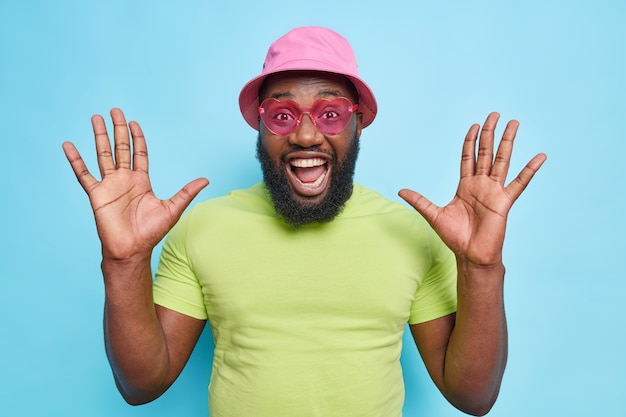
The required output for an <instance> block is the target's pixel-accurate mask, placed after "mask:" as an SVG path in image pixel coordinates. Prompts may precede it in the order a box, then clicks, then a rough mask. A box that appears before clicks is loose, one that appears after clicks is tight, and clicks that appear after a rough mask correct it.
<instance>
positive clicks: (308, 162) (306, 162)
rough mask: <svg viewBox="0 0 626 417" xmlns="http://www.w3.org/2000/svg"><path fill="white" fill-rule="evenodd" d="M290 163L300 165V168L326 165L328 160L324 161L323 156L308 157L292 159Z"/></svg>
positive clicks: (295, 165)
mask: <svg viewBox="0 0 626 417" xmlns="http://www.w3.org/2000/svg"><path fill="white" fill-rule="evenodd" d="M289 163H290V164H291V165H292V166H294V167H298V168H312V167H318V166H320V165H324V164H325V163H326V161H324V160H323V159H322V158H308V159H301V158H298V159H292V160H291V161H289Z"/></svg>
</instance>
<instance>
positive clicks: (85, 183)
mask: <svg viewBox="0 0 626 417" xmlns="http://www.w3.org/2000/svg"><path fill="white" fill-rule="evenodd" d="M63 152H64V153H65V157H66V158H67V160H68V161H69V163H70V166H71V167H72V170H73V171H74V175H76V179H77V180H78V182H79V183H80V185H81V187H83V190H85V192H86V193H87V194H89V191H90V190H92V189H93V187H94V186H95V185H96V184H98V180H96V179H95V178H94V176H93V175H91V173H90V172H89V170H88V169H87V165H85V161H83V158H82V157H81V156H80V153H79V152H78V150H77V149H76V147H75V146H74V144H73V143H71V142H65V143H63Z"/></svg>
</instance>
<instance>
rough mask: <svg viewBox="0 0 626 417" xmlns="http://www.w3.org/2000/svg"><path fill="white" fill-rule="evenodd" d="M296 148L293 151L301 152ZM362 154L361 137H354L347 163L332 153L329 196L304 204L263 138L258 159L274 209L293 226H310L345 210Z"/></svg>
mask: <svg viewBox="0 0 626 417" xmlns="http://www.w3.org/2000/svg"><path fill="white" fill-rule="evenodd" d="M301 149H302V148H300V147H294V148H293V149H292V150H301ZM358 155H359V138H358V136H357V135H356V134H355V135H354V137H353V138H352V141H351V143H350V147H349V148H348V152H347V153H346V158H345V160H344V161H338V160H337V157H336V155H335V154H332V158H331V161H330V162H329V163H330V164H332V178H331V181H330V184H329V189H328V191H327V192H326V195H325V196H324V198H323V199H322V200H321V201H320V202H319V203H310V204H307V203H306V202H301V201H298V200H296V198H295V197H294V193H293V191H291V188H290V187H289V182H288V180H287V175H286V174H285V172H283V171H282V170H280V169H278V168H277V167H276V163H275V162H274V160H272V158H271V157H270V155H269V154H268V152H267V150H266V149H265V147H263V145H262V144H261V135H260V134H259V137H258V139H257V153H256V157H257V159H258V160H259V162H260V163H261V170H262V171H263V180H264V181H265V186H266V187H267V189H268V191H269V193H270V197H271V199H272V203H273V204H274V209H275V210H276V212H277V213H278V214H279V215H280V216H281V217H282V218H283V220H284V221H285V222H286V223H288V224H290V225H292V226H293V227H300V226H304V225H307V224H311V223H326V222H329V221H331V220H333V219H334V218H335V217H337V215H338V214H339V213H341V211H342V210H343V208H344V206H345V204H346V201H348V199H349V198H350V196H351V195H352V184H353V179H354V169H355V166H356V160H357V157H358Z"/></svg>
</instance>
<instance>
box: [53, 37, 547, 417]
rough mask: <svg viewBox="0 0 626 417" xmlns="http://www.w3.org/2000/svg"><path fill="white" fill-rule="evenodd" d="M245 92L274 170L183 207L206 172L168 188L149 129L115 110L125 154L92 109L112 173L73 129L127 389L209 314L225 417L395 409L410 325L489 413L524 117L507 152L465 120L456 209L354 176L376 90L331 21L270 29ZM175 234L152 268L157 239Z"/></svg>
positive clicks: (463, 405)
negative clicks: (157, 171) (512, 163)
mask: <svg viewBox="0 0 626 417" xmlns="http://www.w3.org/2000/svg"><path fill="white" fill-rule="evenodd" d="M239 102H240V107H241V111H242V114H243V116H244V119H245V120H246V122H247V123H248V124H250V125H251V126H252V127H253V128H255V129H258V131H259V137H258V142H257V154H258V159H259V161H260V162H261V167H262V170H263V178H264V181H263V183H261V184H257V185H255V186H253V187H251V188H250V189H247V190H239V191H234V192H232V193H231V194H229V195H228V196H225V197H221V198H217V199H213V200H209V201H207V202H204V203H201V204H198V205H196V206H195V207H194V208H193V209H192V210H190V211H189V212H188V213H186V214H185V216H183V217H182V218H181V219H180V221H179V218H180V216H181V214H182V212H183V210H184V209H185V208H186V207H187V206H188V205H189V203H190V202H191V200H192V199H193V198H194V197H195V196H196V195H197V194H198V193H199V192H200V190H201V189H202V188H203V187H205V186H206V185H207V184H208V181H207V180H206V179H197V180H195V181H192V182H190V183H189V184H187V185H186V186H185V187H183V189H182V190H181V191H179V192H178V193H177V194H176V195H174V197H172V198H171V199H170V200H164V201H161V200H159V199H157V198H156V197H155V196H154V194H153V193H152V189H151V186H150V181H149V178H148V173H147V171H148V159H147V151H146V143H145V140H144V137H143V133H142V131H141V128H140V127H139V125H138V124H137V123H135V122H131V123H130V124H128V125H127V123H126V121H125V118H124V115H123V114H122V112H121V111H120V110H119V109H113V110H112V111H111V117H112V120H113V125H114V143H115V148H114V152H111V147H110V141H109V137H108V135H107V131H106V127H105V124H104V120H103V119H102V117H100V116H94V117H93V118H92V124H93V128H94V134H95V141H96V149H97V154H98V165H99V167H100V173H101V175H102V180H101V181H97V180H96V179H95V178H94V177H93V176H92V175H91V174H90V173H89V171H88V170H87V168H86V166H85V164H84V162H83V161H82V159H81V157H80V155H79V153H78V151H77V150H76V149H75V148H74V146H73V145H72V144H70V143H66V144H64V150H65V153H66V156H67V158H68V160H69V161H70V163H71V165H72V168H73V170H74V172H75V174H76V176H77V178H78V180H79V182H80V184H81V185H82V187H83V188H84V189H85V191H86V192H87V194H88V195H89V198H90V201H91V204H92V207H93V210H94V214H95V219H96V225H97V228H98V234H99V237H100V240H101V241H102V256H103V259H102V271H103V275H104V281H105V292H106V295H105V321H104V327H105V343H106V349H107V355H108V358H109V361H110V363H111V367H112V369H113V373H114V376H115V380H116V383H117V386H118V388H119V390H120V392H121V393H122V395H123V396H124V398H125V399H126V401H128V402H129V403H131V404H141V403H145V402H148V401H151V400H153V399H155V398H157V397H158V396H159V395H161V394H162V393H163V392H164V391H165V390H166V389H167V388H168V387H169V386H170V385H171V384H172V383H173V382H174V380H175V379H176V378H177V376H178V375H179V373H180V372H181V370H182V368H183V367H184V365H185V363H186V361H187V359H188V358H189V355H190V354H191V352H192V350H193V347H194V346H195V344H196V341H197V340H198V337H199V335H200V333H201V332H202V330H203V328H204V325H205V322H206V320H210V323H211V326H212V330H213V335H214V339H215V354H214V364H213V371H212V375H211V383H210V389H209V408H210V411H211V415H212V416H216V417H224V416H238V417H240V416H399V415H400V414H401V410H402V403H403V399H404V388H403V384H402V370H401V369H400V360H399V359H400V350H401V339H402V333H403V330H404V326H405V324H406V323H407V322H408V323H409V324H410V329H411V332H412V334H413V337H414V339H415V343H416V345H417V347H418V349H419V351H420V354H421V356H422V358H423V360H424V363H425V365H426V367H427V369H428V372H429V373H430V376H431V377H432V379H433V381H434V383H435V384H436V385H437V387H438V388H439V390H440V391H441V392H442V394H443V395H444V396H445V397H446V398H447V399H448V400H449V401H450V402H451V403H452V404H453V405H454V406H455V407H457V408H459V409H461V410H463V411H465V412H467V413H471V414H477V415H481V414H485V413H487V412H488V411H489V410H490V408H491V407H492V405H493V403H494V402H495V400H496V397H497V395H498V391H499V387H500V383H501V380H502V375H503V372H504V368H505V363H506V357H507V333H506V332H507V330H506V320H505V314H504V306H503V279H504V266H503V264H502V245H503V240H504V232H505V226H506V218H507V214H508V212H509V209H510V208H511V206H512V204H513V202H514V201H515V200H516V199H517V198H518V197H519V196H520V194H521V193H522V191H523V190H524V188H525V187H526V186H527V185H528V183H529V181H530V180H531V178H532V177H533V175H534V173H535V172H536V171H537V170H538V169H539V168H540V166H541V165H542V163H543V162H544V161H545V155H543V154H539V155H537V156H536V157H534V158H533V159H532V160H531V161H530V162H529V163H528V164H527V165H526V167H525V168H524V169H523V170H522V171H521V173H520V174H519V175H518V177H517V178H516V179H515V180H514V181H512V182H511V183H510V184H509V185H508V186H505V185H504V182H505V178H506V175H507V172H508V167H509V160H510V155H511V151H512V146H513V140H514V138H515V134H516V131H517V126H518V123H517V122H516V121H511V122H509V124H508V125H507V127H506V129H505V131H504V134H503V137H502V141H501V143H500V145H499V147H498V150H497V153H496V155H495V158H494V154H493V149H494V130H495V127H496V123H497V120H498V115H497V114H496V113H493V114H490V115H489V116H488V118H487V120H486V121H485V124H484V126H483V128H482V130H481V129H480V127H479V126H477V125H474V126H472V127H471V128H470V129H469V132H468V133H467V136H466V138H465V142H464V145H463V155H462V160H461V179H460V183H459V187H458V190H457V193H456V195H455V197H454V199H453V200H452V201H451V202H450V203H449V204H448V205H447V206H445V207H437V206H435V205H433V204H432V203H430V202H429V201H428V200H427V199H426V198H424V197H422V196H421V195H420V194H418V193H416V192H414V191H410V190H402V191H400V196H401V197H402V198H404V199H405V200H406V201H407V202H408V203H409V204H410V205H411V206H413V207H414V208H415V210H416V211H415V210H412V209H409V208H407V207H405V206H403V205H400V204H396V203H392V202H389V201H387V200H386V199H384V198H382V197H381V196H379V195H378V194H376V193H374V192H373V191H370V190H368V189H366V188H364V187H362V186H360V185H358V184H353V182H352V179H353V173H354V167H355V162H356V158H357V154H358V144H359V138H360V135H361V131H362V129H363V128H365V127H367V126H368V125H369V124H371V123H372V121H373V120H374V118H375V116H376V111H377V105H376V100H375V98H374V94H373V93H372V91H371V89H370V88H369V86H368V85H367V84H366V83H365V82H364V81H363V80H361V78H360V77H359V75H358V72H357V68H356V61H355V59H354V55H353V52H352V49H351V47H350V45H349V44H348V42H347V41H346V40H345V39H344V38H343V37H341V36H340V35H338V34H337V33H335V32H333V31H330V30H328V29H324V28H319V27H304V28H297V29H294V30H293V31H291V32H289V33H288V34H286V35H285V36H283V37H282V38H280V39H279V40H277V41H276V42H274V43H273V44H272V46H271V47H270V49H269V51H268V54H267V57H266V61H265V64H264V67H263V71H262V73H261V75H259V76H258V77H255V78H254V79H252V80H251V81H250V82H249V83H247V84H246V85H245V86H244V88H243V89H242V91H241V93H240V101H239ZM129 130H130V133H131V137H132V145H133V148H134V151H133V154H132V157H131V151H130V149H131V144H130V138H129V134H128V131H129ZM479 135H480V140H479V144H478V155H477V157H476V156H475V148H476V142H477V140H478V137H479ZM418 212H419V214H418ZM424 219H425V220H424ZM166 234H168V238H167V241H166V243H165V244H164V248H163V252H162V254H161V261H160V264H159V268H158V270H157V272H156V280H155V282H154V284H153V281H152V272H151V269H150V259H151V256H152V250H153V248H154V247H155V245H156V244H157V243H158V242H159V241H160V240H161V239H162V238H163V237H164V236H165V235H166ZM407 371H410V370H407ZM407 395H411V393H407Z"/></svg>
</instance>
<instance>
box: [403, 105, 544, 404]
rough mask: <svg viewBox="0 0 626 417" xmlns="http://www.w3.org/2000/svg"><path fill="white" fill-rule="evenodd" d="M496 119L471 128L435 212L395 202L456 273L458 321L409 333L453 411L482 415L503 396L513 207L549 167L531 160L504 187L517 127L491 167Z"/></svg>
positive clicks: (420, 201) (540, 158)
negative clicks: (412, 212) (445, 198)
mask: <svg viewBox="0 0 626 417" xmlns="http://www.w3.org/2000/svg"><path fill="white" fill-rule="evenodd" d="M498 118H499V115H498V114H497V113H492V114H490V115H489V116H488V117H487V120H486V121H485V124H484V126H483V129H482V131H481V132H480V141H479V145H478V156H476V155H475V152H476V151H475V149H476V142H477V139H478V132H479V130H480V127H479V126H478V125H473V126H472V127H471V128H470V130H469V132H468V133H467V136H466V137H465V142H464V145H463V155H462V159H461V179H460V182H459V187H458V189H457V192H456V195H455V197H454V198H453V199H452V201H451V202H450V203H449V204H448V205H447V206H445V207H437V206H435V205H434V204H432V203H431V202H430V201H428V200H427V199H426V198H425V197H423V196H421V195H420V194H418V193H416V192H414V191H411V190H401V191H400V193H399V194H400V196H401V197H402V198H404V199H405V200H406V201H407V202H408V203H409V204H411V205H412V206H413V207H414V208H415V209H416V210H417V211H419V212H420V213H421V214H422V215H423V216H424V218H425V219H426V220H427V221H428V222H429V223H430V225H431V226H432V227H433V229H434V230H435V231H436V232H437V233H438V234H439V236H440V237H441V239H442V240H443V241H444V243H445V244H446V245H448V247H450V249H451V250H452V251H453V252H454V253H455V255H456V259H457V266H458V281H457V292H458V309H457V313H456V314H454V315H450V316H447V317H443V318H440V319H437V320H433V321H431V322H427V323H423V324H417V325H413V326H411V332H412V334H413V337H414V339H415V342H416V344H417V346H418V349H419V350H420V353H421V355H422V357H423V358H424V362H425V364H426V367H427V369H428V371H429V373H430V375H431V377H432V378H433V381H434V382H435V384H436V385H437V387H438V388H439V389H440V390H441V392H442V393H443V394H444V396H445V397H446V398H447V399H448V400H449V401H450V402H451V403H452V404H453V405H454V406H456V407H457V408H459V409H461V410H462V411H465V412H467V413H470V414H476V415H482V414H486V413H487V412H488V411H489V410H490V409H491V407H492V406H493V404H494V402H495V400H496V398H497V396H498V391H499V389H500V384H501V381H502V376H503V373H504V368H505V365H506V358H507V329H506V318H505V314H504V302H503V288H504V272H505V269H504V265H503V263H502V247H503V244H504V234H505V229H506V219H507V216H508V213H509V210H510V209H511V206H512V205H513V203H514V202H515V201H516V200H517V198H518V197H519V196H520V195H521V193H522V192H523V191H524V189H525V188H526V186H527V185H528V183H529V182H530V180H531V179H532V177H533V175H534V174H535V173H536V172H537V170H539V168H540V167H541V165H542V164H543V162H544V161H545V159H546V156H545V155H544V154H539V155H537V156H535V157H534V158H533V159H532V160H531V161H530V162H529V163H528V164H527V165H526V166H525V167H524V169H523V170H522V171H521V172H520V174H519V175H518V176H517V178H515V179H514V180H513V181H512V182H511V183H510V184H509V185H508V186H505V185H504V182H505V180H506V175H507V173H508V170H509V163H510V158H511V153H512V150H513V141H514V139H515V135H516V133H517V128H518V126H519V124H518V122H517V121H511V122H509V123H508V125H507V127H506V129H505V131H504V133H503V136H502V141H501V142H500V145H499V147H498V151H497V153H496V156H495V159H494V153H493V150H494V130H495V128H496V124H497V121H498Z"/></svg>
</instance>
